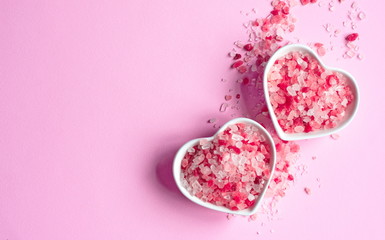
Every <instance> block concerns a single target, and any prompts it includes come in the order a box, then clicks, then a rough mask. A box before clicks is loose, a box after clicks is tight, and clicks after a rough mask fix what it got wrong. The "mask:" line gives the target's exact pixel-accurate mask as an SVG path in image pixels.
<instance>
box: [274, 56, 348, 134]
mask: <svg viewBox="0 0 385 240" xmlns="http://www.w3.org/2000/svg"><path fill="white" fill-rule="evenodd" d="M268 89H269V95H270V103H271V105H272V107H273V110H274V113H275V115H276V117H277V120H278V123H279V125H280V126H281V128H282V129H283V131H285V132H287V133H302V132H313V131H319V130H323V129H329V128H334V127H336V126H337V124H338V123H339V122H340V121H341V120H342V119H343V118H344V116H345V114H346V109H347V107H348V105H349V104H350V103H351V102H352V101H353V98H354V96H353V93H352V91H351V89H350V87H349V86H348V85H347V79H346V77H345V76H344V75H342V74H341V73H339V72H333V71H330V70H326V69H324V68H323V67H322V66H321V65H320V63H319V62H318V61H317V59H315V58H314V57H312V56H310V55H309V54H303V53H301V52H292V53H289V54H287V55H286V56H284V57H282V58H280V59H278V60H277V61H276V62H275V64H274V65H273V67H272V69H271V71H270V73H269V76H268Z"/></svg>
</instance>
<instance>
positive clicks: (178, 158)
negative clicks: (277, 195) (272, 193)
mask: <svg viewBox="0 0 385 240" xmlns="http://www.w3.org/2000/svg"><path fill="white" fill-rule="evenodd" d="M237 123H247V124H252V125H254V126H256V127H257V128H258V130H259V131H260V132H261V133H262V134H263V135H264V136H265V137H266V141H267V143H268V144H269V145H270V154H271V158H270V164H269V167H270V176H269V178H268V179H267V181H266V183H265V185H264V187H263V189H262V191H261V192H260V194H259V196H258V197H256V202H255V204H254V206H253V207H252V208H248V209H244V210H237V211H234V210H230V209H228V208H226V207H223V206H217V205H214V204H212V203H208V202H204V201H202V200H201V199H199V198H198V197H195V196H192V195H191V194H190V193H189V192H188V191H187V190H186V189H185V188H184V187H183V186H182V182H181V179H180V174H181V163H182V160H183V157H184V156H185V155H186V153H187V149H188V148H190V147H192V146H194V145H196V144H197V143H198V142H199V141H200V140H201V139H207V140H208V141H212V140H213V139H214V138H215V137H216V136H217V135H218V134H219V133H220V132H223V131H224V130H225V129H226V128H227V127H228V126H230V125H233V124H237ZM276 155H277V154H276V149H275V143H274V140H273V138H272V137H271V135H270V133H269V132H268V131H267V130H266V129H265V128H264V127H263V126H262V125H261V124H259V123H258V122H256V121H254V120H251V119H249V118H235V119H232V120H230V121H228V122H227V123H225V124H224V125H223V126H222V127H221V128H220V129H219V130H218V131H217V132H216V133H215V134H214V135H213V136H212V137H203V138H196V139H193V140H190V141H188V142H187V143H185V144H184V145H183V146H182V147H181V148H180V149H179V150H178V152H177V153H176V155H175V158H174V162H173V176H174V180H175V183H176V185H177V186H178V189H179V190H180V191H181V192H182V194H183V195H184V196H185V197H187V198H188V199H190V200H191V201H192V202H194V203H196V204H198V205H201V206H203V207H206V208H209V209H213V210H216V211H220V212H225V213H229V214H236V215H244V216H249V215H252V214H254V213H256V211H257V210H258V207H259V206H260V204H261V202H262V199H263V198H264V195H265V193H266V191H267V189H268V186H269V185H270V182H271V180H272V178H273V175H274V172H275V165H276Z"/></svg>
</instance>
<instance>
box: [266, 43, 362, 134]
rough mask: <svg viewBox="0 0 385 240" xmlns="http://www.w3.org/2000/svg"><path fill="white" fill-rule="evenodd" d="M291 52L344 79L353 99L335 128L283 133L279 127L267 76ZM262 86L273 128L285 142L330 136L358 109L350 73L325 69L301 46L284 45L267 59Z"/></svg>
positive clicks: (344, 125) (349, 120)
mask: <svg viewBox="0 0 385 240" xmlns="http://www.w3.org/2000/svg"><path fill="white" fill-rule="evenodd" d="M291 52H301V53H303V54H309V55H310V56H312V57H314V58H315V59H316V60H317V61H318V63H319V64H320V66H322V67H323V68H324V69H326V70H329V71H333V72H339V73H341V74H342V75H344V76H345V77H346V79H347V86H348V87H349V88H350V89H351V91H352V94H353V96H354V99H353V101H352V102H351V103H350V104H349V105H348V106H347V108H346V114H345V116H344V117H343V119H342V120H341V121H340V122H339V123H338V125H337V126H336V127H334V128H330V129H323V130H317V131H313V132H308V133H304V132H303V133H286V132H284V131H283V129H282V128H281V126H280V125H279V123H278V120H277V117H276V115H275V113H274V109H273V106H272V104H271V102H270V95H269V89H268V76H269V73H270V70H271V68H272V66H273V65H274V63H275V61H276V60H278V59H280V58H282V57H283V56H286V55H287V54H289V53H291ZM263 85H264V93H265V99H266V103H267V107H268V110H269V113H270V117H271V119H272V122H273V125H274V128H275V130H276V132H277V134H278V136H279V137H280V138H281V139H283V140H286V141H293V140H303V139H310V138H317V137H323V136H326V135H330V134H333V133H336V132H338V131H340V130H341V129H343V128H344V127H346V126H347V125H348V124H349V123H350V122H351V121H352V119H353V118H354V116H355V115H356V112H357V109H358V104H359V101H360V97H359V90H358V86H357V83H356V81H355V79H354V77H353V76H352V75H351V74H350V73H348V72H346V71H344V70H342V69H338V68H331V67H327V66H326V65H324V64H323V63H322V61H321V60H320V58H319V56H318V55H317V53H315V52H314V51H313V50H312V49H311V48H309V47H307V46H305V45H301V44H290V45H286V46H284V47H282V48H280V49H278V50H277V51H276V52H275V53H274V54H273V55H272V56H271V58H270V59H269V61H268V62H267V64H266V66H265V71H264V75H263Z"/></svg>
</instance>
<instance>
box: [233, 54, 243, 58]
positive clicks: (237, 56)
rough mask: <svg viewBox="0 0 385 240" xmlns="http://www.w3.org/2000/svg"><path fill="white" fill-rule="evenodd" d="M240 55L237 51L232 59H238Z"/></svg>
mask: <svg viewBox="0 0 385 240" xmlns="http://www.w3.org/2000/svg"><path fill="white" fill-rule="evenodd" d="M241 57H242V55H241V54H239V53H237V54H235V55H234V57H233V59H234V60H238V59H240V58H241Z"/></svg>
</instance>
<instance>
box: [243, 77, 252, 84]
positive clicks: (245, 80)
mask: <svg viewBox="0 0 385 240" xmlns="http://www.w3.org/2000/svg"><path fill="white" fill-rule="evenodd" d="M249 82H250V79H249V78H248V77H245V78H243V80H242V83H243V84H245V85H247V84H249Z"/></svg>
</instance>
